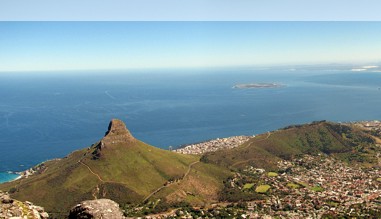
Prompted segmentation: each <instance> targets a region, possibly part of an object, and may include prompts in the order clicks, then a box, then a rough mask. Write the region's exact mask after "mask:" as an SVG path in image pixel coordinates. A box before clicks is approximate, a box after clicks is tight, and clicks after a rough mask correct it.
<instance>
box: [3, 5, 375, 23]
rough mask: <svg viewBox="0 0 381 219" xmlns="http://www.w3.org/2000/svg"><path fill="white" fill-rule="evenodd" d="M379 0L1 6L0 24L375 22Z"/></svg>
mask: <svg viewBox="0 0 381 219" xmlns="http://www.w3.org/2000/svg"><path fill="white" fill-rule="evenodd" d="M380 8H381V2H380V0H107V1H106V0H80V1H78V0H54V1H52V0H33V1H30V0H29V1H28V0H1V1H0V20H4V21H5V20H6V21H8V20H38V21H41V20H66V21H67V20H74V21H78V20H82V21H83V20H87V21H88V20H98V21H99V20H124V21H125V20H129V21H131V20H134V21H136V20H138V21H142V20H149V21H152V20H155V21H157V20H160V21H163V20H165V21H168V20H170V21H179V20H181V21H184V20H187V21H195V20H197V21H206V20H208V21H216V20H217V21H222V20H224V21H226V20H227V21H232V20H235V21H236V20H240V21H242V20H255V21H259V20H260V21H279V20H281V21H285V20H287V21H295V20H297V21H354V20H356V21H359V20H367V21H374V20H381V13H380Z"/></svg>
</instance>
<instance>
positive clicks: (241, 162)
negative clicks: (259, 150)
mask: <svg viewBox="0 0 381 219" xmlns="http://www.w3.org/2000/svg"><path fill="white" fill-rule="evenodd" d="M271 134H272V133H271V132H267V136H266V138H263V139H258V140H257V141H254V142H251V143H250V144H249V145H251V144H252V143H257V142H261V141H265V140H267V139H268V138H269V137H270V135H271ZM254 159H257V158H252V159H247V160H243V161H238V162H236V163H233V164H232V165H231V166H230V167H235V166H237V165H239V164H243V163H247V162H249V161H251V160H254Z"/></svg>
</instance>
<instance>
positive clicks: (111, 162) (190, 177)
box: [0, 119, 229, 218]
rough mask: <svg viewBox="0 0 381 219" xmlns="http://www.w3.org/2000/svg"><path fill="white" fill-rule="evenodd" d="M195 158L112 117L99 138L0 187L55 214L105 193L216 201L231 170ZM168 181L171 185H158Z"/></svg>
mask: <svg viewBox="0 0 381 219" xmlns="http://www.w3.org/2000/svg"><path fill="white" fill-rule="evenodd" d="M199 159H200V157H199V156H192V155H184V154H178V153H175V152H172V151H168V150H163V149H160V148H156V147H152V146H150V145H148V144H146V143H144V142H142V141H139V140H138V139H136V138H134V137H133V136H132V135H131V133H130V132H129V131H128V129H127V128H126V126H125V124H124V123H123V121H121V120H118V119H113V120H111V122H110V123H109V126H108V130H107V132H106V134H105V136H104V137H103V138H102V139H101V140H100V141H98V142H97V143H95V144H93V145H92V146H90V147H88V148H84V149H82V150H78V151H74V152H73V153H71V154H69V155H68V156H66V157H65V158H62V159H55V160H50V161H46V162H44V163H42V164H40V165H38V168H35V169H38V171H36V172H35V173H34V174H33V175H30V176H29V177H28V178H22V179H19V180H17V181H13V182H8V183H4V184H1V185H0V189H3V190H4V191H12V194H11V195H12V197H15V198H17V199H19V200H23V201H25V200H28V201H32V202H33V203H36V204H38V205H41V206H44V207H45V209H46V210H47V211H48V212H49V213H52V214H51V215H53V216H54V217H58V218H62V217H64V216H63V215H60V214H59V212H65V214H66V212H68V211H69V209H70V208H72V207H73V206H74V205H76V204H77V203H79V202H81V201H84V200H90V199H103V198H107V199H112V200H114V201H116V202H117V203H119V204H121V205H125V204H126V203H141V202H143V201H145V200H147V199H149V198H151V197H152V198H154V197H156V198H157V197H160V198H161V199H162V200H165V201H166V202H178V201H179V200H180V201H181V200H184V199H185V198H187V196H188V195H186V194H187V192H188V193H192V194H193V195H196V196H197V199H194V201H197V202H204V201H208V200H216V199H217V195H216V194H217V193H218V191H219V187H220V182H222V180H223V179H224V178H226V177H227V175H228V174H229V171H225V170H220V169H219V168H218V167H216V166H214V165H211V164H203V163H201V162H198V161H199ZM216 173H218V174H216ZM174 182H176V183H174ZM168 184H171V186H170V187H169V189H167V190H165V189H164V190H161V189H162V188H166V186H167V185H168ZM197 187H203V188H204V187H206V188H210V189H202V190H199V189H196V188H197ZM36 188H39V189H36ZM159 191H160V192H159ZM184 194H185V195H184ZM192 197H193V196H192ZM54 212H55V213H54Z"/></svg>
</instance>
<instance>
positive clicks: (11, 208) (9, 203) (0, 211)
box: [0, 191, 49, 219]
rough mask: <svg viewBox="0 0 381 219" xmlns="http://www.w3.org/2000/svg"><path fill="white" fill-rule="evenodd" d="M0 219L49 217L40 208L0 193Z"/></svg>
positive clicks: (39, 218) (41, 218) (45, 218)
mask: <svg viewBox="0 0 381 219" xmlns="http://www.w3.org/2000/svg"><path fill="white" fill-rule="evenodd" d="M0 218H13V219H18V218H19V219H23V218H28V219H47V218H49V215H48V213H46V212H45V211H44V208H42V207H40V206H36V205H33V204H32V203H31V202H28V201H26V202H21V201H18V200H15V199H12V198H10V197H9V195H8V194H7V193H4V192H2V191H0Z"/></svg>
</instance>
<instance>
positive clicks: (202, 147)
mask: <svg viewBox="0 0 381 219" xmlns="http://www.w3.org/2000/svg"><path fill="white" fill-rule="evenodd" d="M311 123H313V122H311ZM338 123H341V124H348V125H357V126H359V127H362V128H366V129H373V130H374V129H375V130H379V131H380V132H381V122H380V121H379V120H359V121H348V122H338ZM305 124H308V123H305ZM261 134H265V133H261ZM258 135H260V134H258ZM255 136H256V135H252V136H246V135H237V136H230V137H224V138H215V139H209V140H205V141H200V142H195V143H190V144H181V145H179V146H175V147H174V148H173V149H172V150H170V151H173V152H175V153H183V154H203V153H206V152H210V151H216V150H220V149H227V148H234V147H237V146H239V145H241V144H243V143H245V142H246V141H247V140H249V139H250V138H253V137H255ZM164 150H168V149H164ZM60 159H61V158H53V159H49V160H46V161H43V162H41V163H39V164H37V165H35V166H33V167H30V168H28V169H26V170H24V171H17V172H16V171H2V172H0V173H5V174H9V175H11V174H12V175H18V176H17V177H16V178H14V179H12V180H8V181H4V182H0V184H1V183H6V182H12V181H16V180H19V179H22V178H28V177H29V176H31V175H33V174H34V173H36V172H38V171H39V170H40V169H43V168H44V164H45V163H46V162H49V161H52V160H60Z"/></svg>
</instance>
